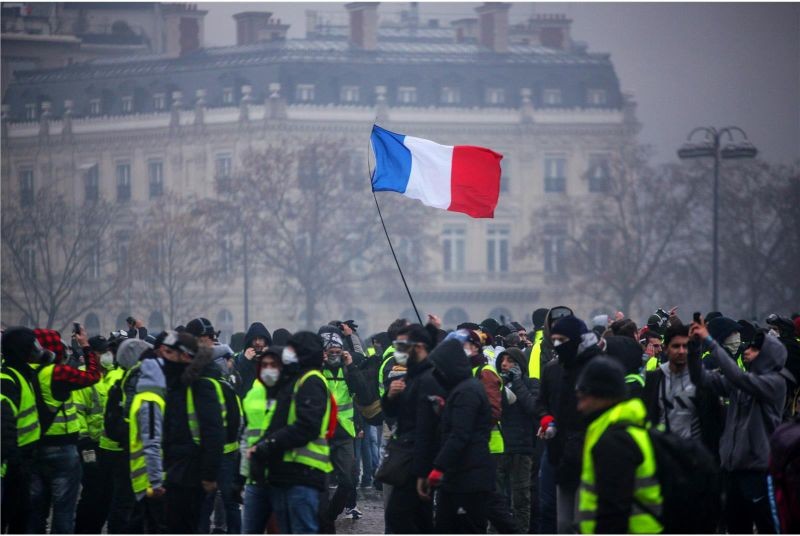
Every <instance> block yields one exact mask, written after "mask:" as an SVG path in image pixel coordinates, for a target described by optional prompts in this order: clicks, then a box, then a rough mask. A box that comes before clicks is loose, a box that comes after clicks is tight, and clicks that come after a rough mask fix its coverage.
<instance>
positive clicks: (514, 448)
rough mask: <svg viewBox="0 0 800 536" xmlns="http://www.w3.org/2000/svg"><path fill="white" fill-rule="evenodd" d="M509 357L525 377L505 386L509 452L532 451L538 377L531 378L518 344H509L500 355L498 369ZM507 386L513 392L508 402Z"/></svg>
mask: <svg viewBox="0 0 800 536" xmlns="http://www.w3.org/2000/svg"><path fill="white" fill-rule="evenodd" d="M506 359H511V360H513V361H514V362H515V363H516V364H517V365H518V366H519V368H520V371H521V372H522V377H521V378H520V379H518V380H515V381H512V382H506V384H505V388H504V389H503V417H502V419H501V420H500V426H501V429H502V431H503V441H504V443H505V452H506V453H507V454H528V455H530V454H533V446H534V443H535V441H536V429H537V427H538V425H537V424H536V421H537V420H536V418H535V416H536V397H537V396H538V395H539V380H536V379H533V378H529V377H528V374H527V369H526V367H527V361H526V359H525V354H523V353H522V350H519V349H518V348H509V349H508V350H505V351H504V352H501V353H500V355H499V356H497V370H502V363H503V361H504V360H506ZM506 389H509V390H511V392H512V393H513V394H514V398H515V400H514V403H513V404H511V403H509V400H508V398H509V397H508V393H507V391H506Z"/></svg>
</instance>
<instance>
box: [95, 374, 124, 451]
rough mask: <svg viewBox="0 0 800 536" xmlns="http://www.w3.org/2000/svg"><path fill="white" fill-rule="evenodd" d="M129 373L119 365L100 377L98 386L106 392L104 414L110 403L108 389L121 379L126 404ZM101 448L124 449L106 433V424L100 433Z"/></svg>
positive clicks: (104, 395)
mask: <svg viewBox="0 0 800 536" xmlns="http://www.w3.org/2000/svg"><path fill="white" fill-rule="evenodd" d="M127 373H128V371H126V370H125V369H123V368H121V367H118V368H115V369H113V370H109V371H108V372H106V374H105V376H103V377H102V378H100V381H99V382H98V383H97V385H98V386H102V387H100V388H101V389H102V390H103V392H104V394H103V415H105V413H106V406H107V405H108V391H109V389H111V387H112V386H113V385H114V384H115V383H117V382H118V381H120V380H121V381H122V382H123V386H122V387H123V389H122V403H123V405H124V403H125V389H124V383H125V379H126V375H127ZM100 448H101V449H103V450H110V451H113V452H122V451H123V448H122V445H120V444H119V442H117V441H114V440H113V439H111V438H109V437H108V436H107V435H106V431H105V426H104V427H103V431H102V434H101V435H100Z"/></svg>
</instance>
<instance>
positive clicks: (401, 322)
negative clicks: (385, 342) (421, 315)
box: [386, 318, 409, 341]
mask: <svg viewBox="0 0 800 536" xmlns="http://www.w3.org/2000/svg"><path fill="white" fill-rule="evenodd" d="M407 325H409V321H408V319H407V318H398V319H397V320H395V321H394V322H392V323H391V324H389V328H388V329H387V330H386V332H387V333H388V334H389V340H390V341H393V340H395V339H396V338H397V335H398V334H399V333H400V330H401V329H402V328H404V327H406V326H407Z"/></svg>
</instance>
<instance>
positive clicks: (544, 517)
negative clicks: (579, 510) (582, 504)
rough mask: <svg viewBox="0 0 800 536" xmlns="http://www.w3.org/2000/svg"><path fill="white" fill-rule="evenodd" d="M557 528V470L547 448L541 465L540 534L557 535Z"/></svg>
mask: <svg viewBox="0 0 800 536" xmlns="http://www.w3.org/2000/svg"><path fill="white" fill-rule="evenodd" d="M556 528H557V524H556V468H555V467H553V466H552V465H551V464H550V460H549V458H548V456H547V448H546V447H545V449H544V453H543V454H542V462H541V464H540V465H539V534H555V533H556Z"/></svg>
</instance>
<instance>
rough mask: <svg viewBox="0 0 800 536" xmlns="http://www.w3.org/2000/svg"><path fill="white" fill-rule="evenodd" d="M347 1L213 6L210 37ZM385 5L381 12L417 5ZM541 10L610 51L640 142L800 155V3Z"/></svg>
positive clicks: (432, 8) (452, 9) (455, 11)
mask: <svg viewBox="0 0 800 536" xmlns="http://www.w3.org/2000/svg"><path fill="white" fill-rule="evenodd" d="M343 5H344V4H339V3H311V2H309V3H301V2H295V3H291V4H289V3H261V2H258V3H247V4H241V3H206V4H203V8H205V9H207V10H208V11H209V13H208V16H207V17H206V42H207V44H209V45H228V44H234V43H235V40H236V34H235V28H234V23H233V19H232V17H231V16H232V15H233V14H234V13H237V12H239V11H261V10H263V11H271V12H272V13H273V14H274V15H275V16H277V17H279V18H281V19H282V20H284V21H285V22H287V23H289V24H291V29H290V31H289V37H302V36H303V35H304V32H305V10H307V9H316V10H320V11H326V12H333V13H341V14H342V15H341V16H342V17H343V16H344V13H345V10H344V7H343ZM477 5H480V4H472V3H425V2H420V16H421V18H422V19H423V20H425V19H428V18H438V19H440V20H441V21H442V22H446V21H447V20H448V19H454V18H459V17H465V16H474V8H475V7H476V6H477ZM407 7H408V4H407V3H385V2H384V3H382V4H381V5H380V7H379V8H378V11H379V13H390V12H397V11H399V10H402V9H407ZM534 11H536V12H539V13H565V14H566V15H567V16H569V17H570V18H571V19H573V25H572V37H573V39H574V40H578V41H585V42H586V43H588V44H589V50H590V51H592V52H608V53H610V54H611V60H612V61H613V63H614V66H615V68H616V71H617V75H618V76H619V78H620V81H621V85H622V89H623V91H627V92H631V93H633V94H634V96H635V99H636V101H637V102H638V104H639V107H638V117H639V120H640V121H641V122H642V124H643V128H642V132H641V135H640V140H641V141H643V142H644V143H648V144H652V145H653V146H654V148H655V149H656V159H657V160H658V161H666V160H672V159H674V158H676V157H675V150H676V149H677V147H678V146H680V145H681V143H683V141H684V140H685V138H686V135H687V134H688V132H689V131H690V130H691V129H692V128H694V127H695V126H717V127H721V126H725V125H731V124H732V125H737V126H739V127H742V128H743V129H744V130H745V131H746V132H747V134H748V136H749V137H750V140H751V141H752V142H753V143H754V144H755V145H756V147H758V149H759V150H760V152H761V156H763V157H764V158H765V159H767V160H769V161H773V162H776V161H777V162H786V163H788V162H790V161H793V160H795V159H797V158H800V4H796V3H795V4H792V3H783V4H767V3H760V4H754V3H753V4H750V3H747V4H746V3H728V4H726V3H560V2H558V3H555V2H553V3H551V2H546V3H545V2H543V3H536V4H532V3H515V4H514V5H513V7H512V8H511V12H510V18H511V22H516V21H521V20H523V19H525V18H527V17H528V16H529V15H530V14H531V13H533V12H534Z"/></svg>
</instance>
